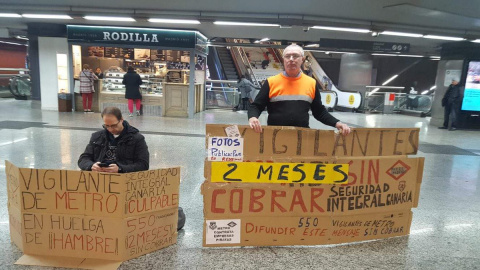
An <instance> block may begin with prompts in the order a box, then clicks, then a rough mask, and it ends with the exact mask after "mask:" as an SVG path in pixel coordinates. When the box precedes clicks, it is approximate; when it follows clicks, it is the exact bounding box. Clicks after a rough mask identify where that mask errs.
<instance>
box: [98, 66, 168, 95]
mask: <svg viewBox="0 0 480 270" xmlns="http://www.w3.org/2000/svg"><path fill="white" fill-rule="evenodd" d="M141 71H143V70H137V73H138V75H140V78H141V79H142V84H141V85H140V91H141V93H142V95H145V94H152V95H161V94H162V91H163V84H164V83H165V80H166V78H165V77H161V76H159V75H156V74H155V73H139V72H141ZM125 73H126V72H125V71H124V70H123V69H121V68H120V67H111V68H109V69H108V70H107V71H104V79H103V91H107V92H115V93H125V85H123V83H122V81H123V75H125Z"/></svg>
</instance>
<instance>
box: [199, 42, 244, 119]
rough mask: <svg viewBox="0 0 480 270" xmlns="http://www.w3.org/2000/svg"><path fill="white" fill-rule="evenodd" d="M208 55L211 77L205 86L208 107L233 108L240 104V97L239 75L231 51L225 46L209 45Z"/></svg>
mask: <svg viewBox="0 0 480 270" xmlns="http://www.w3.org/2000/svg"><path fill="white" fill-rule="evenodd" d="M207 57H208V59H207V61H208V62H207V63H208V73H209V75H210V79H207V81H206V87H205V96H206V100H205V101H206V108H207V109H227V110H231V109H233V108H234V107H235V106H237V105H238V103H239V100H240V97H239V94H238V91H237V89H236V84H237V80H238V75H237V73H236V69H235V66H234V64H233V59H232V57H231V55H230V52H229V50H228V49H226V48H224V47H209V54H208V56H207ZM232 66H233V67H232ZM235 78H237V79H235Z"/></svg>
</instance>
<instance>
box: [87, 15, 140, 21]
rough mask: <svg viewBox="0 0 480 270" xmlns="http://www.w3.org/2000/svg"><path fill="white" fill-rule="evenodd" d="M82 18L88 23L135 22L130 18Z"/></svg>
mask: <svg viewBox="0 0 480 270" xmlns="http://www.w3.org/2000/svg"><path fill="white" fill-rule="evenodd" d="M83 18H84V19H85V20H89V21H111V22H135V19H134V18H132V17H111V16H85V17H83Z"/></svg>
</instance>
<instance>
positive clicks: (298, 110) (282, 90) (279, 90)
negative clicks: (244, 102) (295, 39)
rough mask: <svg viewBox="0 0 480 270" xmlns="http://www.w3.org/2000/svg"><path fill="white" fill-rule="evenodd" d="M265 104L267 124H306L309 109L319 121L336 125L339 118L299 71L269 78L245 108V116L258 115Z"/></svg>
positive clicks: (310, 81)
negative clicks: (329, 110)
mask: <svg viewBox="0 0 480 270" xmlns="http://www.w3.org/2000/svg"><path fill="white" fill-rule="evenodd" d="M265 107H267V111H268V121H267V124H268V125H269V126H295V127H306V128H308V127H309V115H308V112H309V110H312V114H313V116H314V117H315V119H317V120H318V121H320V122H322V123H323V124H325V125H328V126H332V127H335V124H336V123H337V122H338V121H339V120H338V119H336V118H335V117H333V116H332V115H331V114H330V113H328V111H327V109H326V108H325V106H323V104H322V100H321V97H320V90H319V89H318V87H317V84H316V81H315V80H314V79H313V78H311V77H308V76H306V75H305V74H303V73H302V74H301V75H300V76H299V77H295V78H293V77H287V76H285V75H283V74H278V75H276V76H273V77H270V78H268V79H267V80H266V81H265V83H264V84H263V85H262V88H261V89H260V92H259V93H258V95H257V97H256V98H255V101H254V102H253V103H252V104H251V105H250V107H249V109H248V118H249V119H250V118H251V117H257V118H258V117H259V116H260V114H261V113H262V111H263V110H264V109H265Z"/></svg>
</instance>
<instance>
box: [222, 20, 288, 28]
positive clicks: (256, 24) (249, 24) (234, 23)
mask: <svg viewBox="0 0 480 270" xmlns="http://www.w3.org/2000/svg"><path fill="white" fill-rule="evenodd" d="M213 24H216V25H237V26H277V27H278V26H280V25H279V24H272V23H250V22H226V21H216V22H213Z"/></svg>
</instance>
